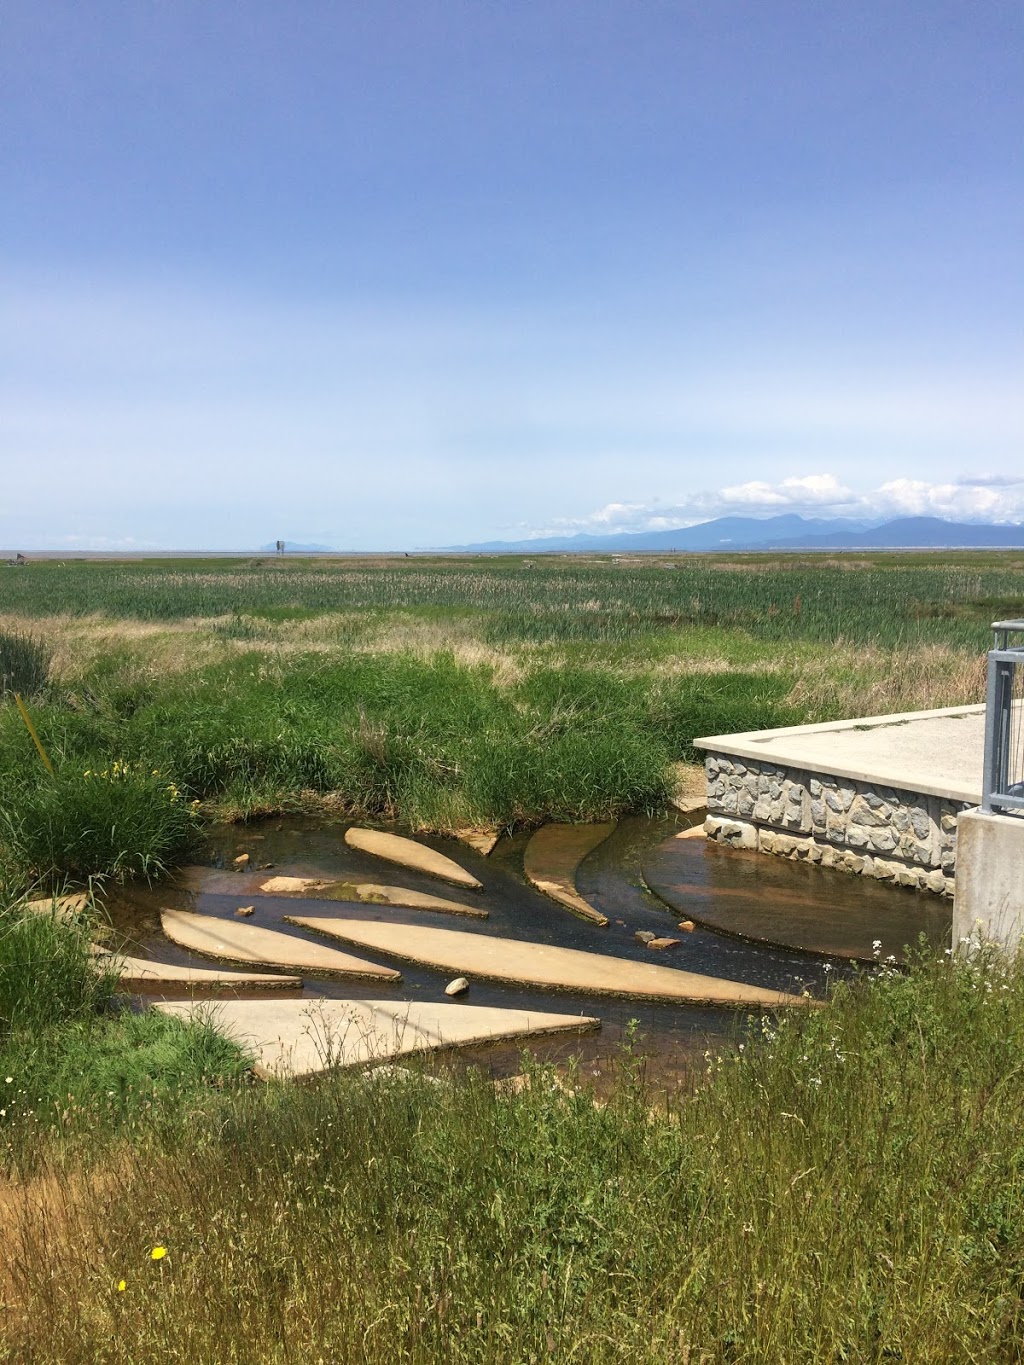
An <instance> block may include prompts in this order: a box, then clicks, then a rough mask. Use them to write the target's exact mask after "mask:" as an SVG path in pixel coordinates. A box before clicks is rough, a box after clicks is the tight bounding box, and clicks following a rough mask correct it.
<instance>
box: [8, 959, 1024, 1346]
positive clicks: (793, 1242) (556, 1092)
mask: <svg viewBox="0 0 1024 1365" xmlns="http://www.w3.org/2000/svg"><path fill="white" fill-rule="evenodd" d="M1022 1046H1024V970H1022V969H1020V968H1008V967H1004V966H1001V965H999V964H997V963H994V962H988V961H976V962H975V963H974V964H967V963H958V964H953V963H951V962H950V961H949V960H948V959H946V958H943V959H941V960H939V961H938V962H936V961H935V960H934V959H932V960H928V961H921V962H919V963H917V964H916V965H915V966H914V968H913V969H912V970H911V971H910V972H909V973H908V974H907V975H905V976H904V975H897V974H895V973H885V972H883V973H882V975H881V976H880V977H877V978H876V979H875V980H873V981H872V982H870V983H867V982H866V981H861V982H856V983H853V984H852V985H843V986H840V987H839V988H838V989H837V990H836V992H835V993H834V997H833V1000H832V1003H831V1005H830V1006H829V1007H828V1008H826V1009H823V1010H821V1011H817V1012H813V1013H809V1014H805V1015H799V1016H791V1017H789V1018H787V1019H786V1020H785V1021H784V1022H780V1023H778V1024H777V1023H775V1022H769V1021H764V1023H763V1024H762V1026H761V1028H760V1030H758V1031H757V1036H754V1037H751V1036H749V1035H748V1038H747V1042H746V1045H745V1048H744V1049H743V1050H741V1051H735V1052H733V1053H732V1054H731V1055H726V1056H724V1057H722V1058H721V1059H720V1060H712V1061H710V1062H709V1070H708V1074H707V1075H706V1076H705V1077H704V1078H703V1080H702V1083H701V1084H700V1085H699V1087H698V1088H697V1089H696V1091H695V1093H694V1094H692V1095H691V1096H681V1097H679V1099H678V1102H677V1103H674V1104H672V1105H670V1106H669V1107H668V1108H667V1109H666V1108H665V1107H664V1106H661V1107H654V1108H652V1100H651V1097H650V1095H649V1094H648V1092H647V1088H646V1086H645V1084H644V1076H643V1066H642V1062H640V1060H639V1059H638V1058H637V1057H635V1056H632V1055H630V1054H629V1053H628V1052H627V1053H626V1054H624V1056H623V1058H622V1064H621V1075H620V1078H619V1083H618V1086H617V1088H616V1090H615V1093H614V1094H613V1096H612V1098H611V1100H610V1102H609V1103H607V1104H605V1105H603V1106H600V1107H599V1106H596V1105H595V1104H594V1103H593V1101H592V1099H591V1097H590V1096H589V1095H588V1094H587V1093H586V1091H585V1089H579V1088H577V1086H576V1085H573V1084H570V1086H569V1087H568V1088H566V1087H565V1086H564V1085H561V1086H557V1085H555V1084H554V1083H553V1078H552V1076H551V1075H550V1073H546V1072H544V1071H543V1070H540V1071H534V1072H533V1074H532V1078H531V1079H532V1085H531V1087H530V1088H529V1089H528V1090H526V1091H523V1092H521V1093H518V1094H501V1093H496V1092H495V1090H494V1088H493V1087H492V1086H490V1085H489V1084H487V1083H486V1082H485V1080H484V1079H482V1078H481V1077H479V1076H475V1075H468V1076H462V1077H453V1078H450V1079H449V1080H448V1081H446V1082H445V1083H444V1084H443V1085H441V1086H438V1085H436V1084H434V1083H432V1082H431V1081H430V1080H429V1079H427V1078H424V1079H417V1078H415V1077H413V1078H412V1079H411V1080H404V1081H403V1080H401V1079H395V1078H390V1079H382V1078H377V1079H374V1078H372V1077H366V1078H361V1077H346V1076H337V1077H334V1078H329V1079H328V1080H327V1081H325V1082H324V1083H323V1084H320V1085H316V1086H306V1087H301V1088H298V1087H294V1086H292V1087H284V1086H282V1087H275V1086H270V1087H266V1088H257V1089H248V1090H245V1091H241V1092H234V1093H232V1092H227V1093H224V1094H222V1095H221V1096H220V1097H219V1099H218V1102H217V1105H216V1107H215V1108H214V1109H213V1110H206V1111H203V1112H202V1113H199V1114H197V1115H188V1114H185V1115H183V1116H182V1122H181V1124H180V1126H179V1128H178V1129H177V1130H175V1131H169V1132H165V1133H164V1135H163V1136H162V1137H161V1138H160V1140H159V1141H154V1142H149V1143H146V1144H140V1143H138V1142H136V1143H135V1144H133V1145H131V1146H126V1145H125V1144H124V1142H123V1141H121V1142H113V1143H109V1142H106V1143H101V1144H99V1147H98V1150H97V1151H95V1153H94V1154H93V1157H92V1159H91V1160H90V1161H89V1162H88V1163H87V1164H83V1163H82V1161H81V1160H76V1161H73V1162H68V1161H67V1160H65V1159H63V1158H62V1157H61V1156H60V1148H54V1147H51V1148H50V1156H49V1157H48V1158H47V1160H46V1161H45V1162H41V1161H40V1160H38V1159H37V1160H36V1161H35V1162H34V1164H33V1166H32V1171H31V1174H30V1175H28V1176H26V1177H24V1178H22V1179H21V1180H20V1181H19V1180H15V1181H13V1182H12V1183H10V1184H8V1186H7V1188H6V1190H5V1191H4V1192H3V1197H2V1200H0V1209H2V1214H0V1217H2V1220H3V1233H4V1244H5V1246H6V1247H7V1248H9V1253H8V1257H7V1259H6V1262H5V1267H4V1269H5V1274H6V1286H5V1291H4V1293H5V1297H6V1303H7V1307H6V1311H5V1313H4V1315H3V1317H2V1318H0V1333H2V1341H3V1343H4V1345H3V1349H4V1350H5V1352H6V1355H5V1356H4V1358H5V1359H10V1360H19V1361H39V1362H49V1361H65V1362H75V1361H93V1360H103V1361H111V1362H129V1361H131V1362H138V1361H150V1360H153V1361H156V1360H160V1361H166V1360H181V1361H184V1360H203V1361H206V1360H209V1361H218V1362H226V1361H245V1362H249V1361H261V1362H264V1361H267V1362H271V1361H273V1362H276V1361H282V1362H283V1361H303V1362H305V1361H336V1360H337V1361H368V1362H378V1361H382V1360H387V1361H416V1362H431V1363H432V1362H436V1361H441V1360H444V1361H456V1362H458V1361H465V1362H480V1361H501V1362H505V1361H508V1362H518V1361H529V1360H535V1361H543V1360H560V1361H562V1360H580V1361H588V1362H590V1361H599V1362H600V1361H609V1362H611V1361H621V1360H627V1359H628V1360H630V1361H640V1362H666V1361H683V1360H688V1361H698V1360H704V1361H708V1362H711V1361H715V1362H717V1361H729V1362H761V1361H764V1362H777V1361H783V1360H785V1361H808V1362H810V1361H813V1362H822V1361H843V1360H846V1361H875V1360H878V1361H881V1360H890V1359H900V1360H904V1361H909V1362H913V1361H929V1362H932V1361H934V1362H945V1361H950V1360H958V1361H959V1360H985V1361H997V1360H1006V1361H1011V1360H1017V1359H1019V1358H1020V1352H1021V1347H1022V1344H1024V1338H1022V1331H1021V1328H1022V1322H1021V1282H1022V1279H1021V1277H1022V1273H1024V1181H1022V1164H1024V1141H1022V1137H1021V1133H1022V1124H1021V1120H1022V1113H1021V1109H1022V1101H1021V1097H1020V1087H1019V1084H1018V1080H1019V1073H1020V1066H1021V1063H1020V1057H1021V1055H1022ZM577 1082H578V1078H577ZM156 1247H162V1248H165V1249H166V1255H165V1256H163V1257H161V1258H160V1259H158V1260H155V1261H154V1260H153V1259H152V1251H153V1249H154V1248H156ZM122 1282H123V1286H124V1287H123V1288H120V1286H121V1284H122Z"/></svg>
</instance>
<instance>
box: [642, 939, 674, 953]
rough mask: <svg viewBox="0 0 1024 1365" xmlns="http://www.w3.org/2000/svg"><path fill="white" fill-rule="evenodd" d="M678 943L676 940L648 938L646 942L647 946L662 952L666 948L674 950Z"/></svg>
mask: <svg viewBox="0 0 1024 1365" xmlns="http://www.w3.org/2000/svg"><path fill="white" fill-rule="evenodd" d="M678 942H679V940H678V939H677V938H650V939H648V940H647V946H648V948H654V949H656V950H657V951H659V952H663V951H664V950H665V949H666V948H674V947H675V946H676V945H677V944H678Z"/></svg>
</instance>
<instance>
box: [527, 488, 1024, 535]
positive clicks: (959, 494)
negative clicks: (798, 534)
mask: <svg viewBox="0 0 1024 1365" xmlns="http://www.w3.org/2000/svg"><path fill="white" fill-rule="evenodd" d="M787 512H792V513H796V514H797V515H798V516H807V517H842V518H846V519H851V520H860V521H864V522H871V523H878V522H883V521H890V520H892V519H893V518H896V517H920V516H927V517H942V518H943V519H945V520H947V521H963V522H995V523H1009V524H1016V523H1019V522H1024V477H1020V478H1018V477H1017V476H1015V475H999V474H979V475H964V476H962V477H961V478H959V479H957V480H956V481H955V482H952V483H928V482H926V481H925V480H923V479H891V480H889V481H888V482H886V483H883V484H881V485H879V486H878V487H877V488H869V489H864V490H861V491H859V492H856V491H854V490H853V489H851V488H849V487H847V485H846V484H844V483H843V482H842V481H841V480H839V479H838V478H836V476H835V475H834V474H807V475H803V476H800V477H793V478H786V479H782V480H781V481H780V482H779V483H769V482H767V481H764V480H760V479H756V480H752V481H751V482H748V483H743V484H735V485H732V486H730V487H727V488H720V489H718V490H716V491H708V492H704V493H697V494H694V495H693V496H692V497H688V498H682V499H678V500H677V501H675V502H673V503H672V504H671V505H666V504H663V503H661V502H651V503H640V502H629V503H627V502H612V503H608V504H607V505H606V506H605V507H602V508H600V509H599V510H598V511H596V512H593V513H591V514H590V515H589V516H585V517H575V518H568V517H567V518H562V519H560V520H558V521H556V522H554V523H553V524H552V525H551V526H549V527H548V528H546V529H545V530H544V531H539V532H536V534H537V535H553V534H562V535H564V534H565V533H566V532H567V531H580V532H586V533H589V534H600V533H606V534H611V533H614V532H617V531H660V530H668V529H670V528H674V527H681V526H692V525H694V524H695V523H697V522H701V521H709V520H711V519H712V518H714V517H725V516H748V517H768V516H779V515H781V514H782V513H787Z"/></svg>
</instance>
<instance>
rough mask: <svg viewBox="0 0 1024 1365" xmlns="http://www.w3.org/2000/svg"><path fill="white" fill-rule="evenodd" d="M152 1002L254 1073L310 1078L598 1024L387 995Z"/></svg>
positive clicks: (580, 1018)
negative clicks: (246, 1057)
mask: <svg viewBox="0 0 1024 1365" xmlns="http://www.w3.org/2000/svg"><path fill="white" fill-rule="evenodd" d="M155 1008H156V1009H158V1010H160V1011H161V1012H162V1013H164V1014H171V1015H176V1016H177V1017H178V1018H185V1019H193V1018H200V1019H205V1020H209V1021H210V1023H212V1024H213V1026H214V1027H215V1028H217V1029H219V1030H220V1031H221V1032H222V1033H223V1034H225V1035H226V1036H227V1037H229V1038H232V1039H234V1041H235V1042H237V1043H240V1044H241V1045H242V1046H243V1047H246V1048H248V1049H250V1050H251V1051H252V1052H253V1053H254V1054H255V1057H256V1065H255V1068H254V1069H255V1071H256V1073H257V1075H260V1076H264V1077H268V1078H269V1077H272V1076H277V1077H288V1076H311V1075H316V1074H317V1073H319V1072H322V1071H328V1070H330V1069H332V1068H333V1067H349V1066H360V1065H363V1064H364V1063H367V1062H386V1061H390V1060H391V1059H392V1058H394V1057H404V1056H408V1055H409V1054H410V1053H415V1052H431V1051H435V1050H437V1049H439V1048H450V1047H466V1046H468V1045H471V1044H479V1043H488V1042H495V1041H497V1040H501V1039H507V1038H525V1037H529V1036H531V1035H536V1034H545V1033H583V1032H589V1031H590V1030H592V1029H596V1028H598V1027H599V1026H600V1021H599V1020H597V1019H594V1018H590V1017H585V1016H581V1015H573V1014H547V1013H543V1012H541V1011H537V1010H505V1009H492V1008H488V1007H486V1006H480V1005H435V1004H429V1003H421V1002H413V1003H410V1002H408V1001H390V1000H388V1001H385V1000H318V1001H309V1000H288V1001H285V1000H281V1001H277V1000H275V1001H270V1000H232V1001H225V1002H218V1003H217V1004H215V1005H209V1004H206V1005H203V1004H195V1003H194V1002H192V1001H165V1002H161V1003H160V1004H159V1005H157V1006H156V1007H155Z"/></svg>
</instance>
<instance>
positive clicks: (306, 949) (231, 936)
mask: <svg viewBox="0 0 1024 1365" xmlns="http://www.w3.org/2000/svg"><path fill="white" fill-rule="evenodd" d="M160 926H161V928H162V929H163V931H164V933H165V934H166V935H167V937H168V938H169V939H171V941H172V942H174V943H180V944H181V946H182V947H183V948H188V949H190V950H191V951H192V952H194V953H202V954H203V955H204V956H205V957H216V958H220V959H221V961H223V962H251V963H257V962H258V963H262V964H264V965H265V966H268V967H297V968H299V969H300V970H301V971H303V972H323V973H326V974H329V975H331V976H359V977H366V978H368V979H370V980H375V981H396V982H397V981H399V980H401V973H400V972H396V971H394V970H393V968H391V967H380V966H378V965H377V963H375V962H367V961H366V960H365V959H363V958H360V957H352V956H351V955H350V954H349V953H339V952H337V951H336V950H335V949H333V948H325V947H324V945H323V944H322V943H312V942H310V941H309V940H307V939H301V938H296V937H295V936H294V935H292V934H282V933H280V932H279V931H278V930H276V929H261V928H260V927H259V926H258V925H254V924H243V923H241V922H239V921H238V920H224V919H218V918H217V917H216V916H214V915H194V914H191V913H190V912H189V911H187V910H164V911H163V912H162V913H161V916H160Z"/></svg>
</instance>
